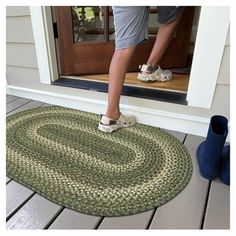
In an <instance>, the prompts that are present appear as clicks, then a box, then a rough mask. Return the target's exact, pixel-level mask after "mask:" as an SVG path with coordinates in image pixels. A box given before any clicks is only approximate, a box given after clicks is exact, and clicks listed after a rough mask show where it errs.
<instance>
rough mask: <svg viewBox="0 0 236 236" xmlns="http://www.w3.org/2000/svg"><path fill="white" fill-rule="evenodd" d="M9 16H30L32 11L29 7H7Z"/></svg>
mask: <svg viewBox="0 0 236 236" xmlns="http://www.w3.org/2000/svg"><path fill="white" fill-rule="evenodd" d="M6 15H7V16H29V15H30V11H29V7H27V6H7V7H6Z"/></svg>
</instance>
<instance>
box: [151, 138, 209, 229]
mask: <svg viewBox="0 0 236 236" xmlns="http://www.w3.org/2000/svg"><path fill="white" fill-rule="evenodd" d="M203 140H204V139H203V138H202V137H198V136H193V135H188V136H187V138H186V141H185V145H186V147H187V149H188V150H189V152H190V154H191V157H192V161H193V168H194V169H193V175H192V178H191V180H190V182H189V184H188V185H187V186H186V188H185V189H184V190H183V191H182V192H181V193H180V194H179V195H177V196H176V197H175V198H174V199H172V200H171V201H170V202H168V203H166V204H165V205H163V206H161V207H159V208H158V209H157V211H156V213H155V215H154V218H153V220H152V223H151V225H150V229H199V228H200V227H201V221H202V216H203V212H204V206H205V200H206V196H207V191H208V180H206V179H204V178H203V177H201V176H200V174H199V170H198V166H197V161H196V155H195V153H196V149H197V147H198V145H199V144H200V143H201V142H202V141H203Z"/></svg>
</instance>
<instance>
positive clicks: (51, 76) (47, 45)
mask: <svg viewBox="0 0 236 236" xmlns="http://www.w3.org/2000/svg"><path fill="white" fill-rule="evenodd" d="M30 15H31V22H32V28H33V35H34V41H35V48H36V55H37V59H38V67H39V76H40V82H41V83H43V84H51V82H52V81H54V80H56V79H57V78H58V76H59V74H58V67H57V57H56V48H55V41H54V35H53V25H52V14H51V7H49V6H30Z"/></svg>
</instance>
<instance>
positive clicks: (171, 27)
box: [147, 14, 181, 67]
mask: <svg viewBox="0 0 236 236" xmlns="http://www.w3.org/2000/svg"><path fill="white" fill-rule="evenodd" d="M180 18H181V14H179V15H178V16H177V17H176V18H175V19H174V20H173V21H171V22H170V23H167V24H163V25H162V26H161V27H160V28H159V30H158V33H157V36H156V41H155V44H154V46H153V48H152V51H151V54H150V56H149V58H148V61H147V64H149V65H152V66H154V67H156V66H157V65H158V63H159V61H160V59H161V58H162V56H163V54H164V52H165V51H166V49H167V47H168V45H169V43H170V42H171V39H172V37H173V33H174V31H175V29H176V27H177V25H178V23H179V21H180Z"/></svg>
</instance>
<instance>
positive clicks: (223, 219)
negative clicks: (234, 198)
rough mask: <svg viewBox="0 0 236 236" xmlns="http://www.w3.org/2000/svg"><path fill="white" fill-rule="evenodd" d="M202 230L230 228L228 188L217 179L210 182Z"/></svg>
mask: <svg viewBox="0 0 236 236" xmlns="http://www.w3.org/2000/svg"><path fill="white" fill-rule="evenodd" d="M203 228H204V229H229V228H230V187H229V186H227V185H225V184H223V183H221V182H220V180H219V179H217V180H214V181H212V183H211V190H210V194H209V200H208V205H207V210H206V216H205V222H204V226H203Z"/></svg>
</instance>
